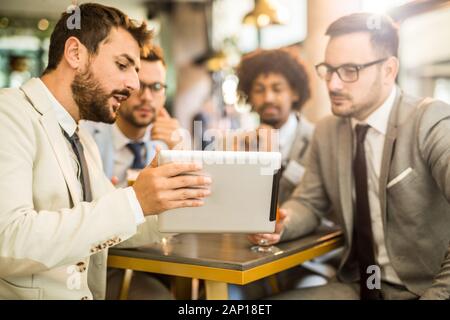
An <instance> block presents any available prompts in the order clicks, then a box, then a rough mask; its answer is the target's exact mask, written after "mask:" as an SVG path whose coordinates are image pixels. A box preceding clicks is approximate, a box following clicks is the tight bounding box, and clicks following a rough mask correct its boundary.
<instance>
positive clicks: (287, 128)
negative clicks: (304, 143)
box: [279, 112, 298, 145]
mask: <svg viewBox="0 0 450 320" xmlns="http://www.w3.org/2000/svg"><path fill="white" fill-rule="evenodd" d="M297 123H298V120H297V116H296V114H295V112H291V114H290V115H289V118H288V120H287V121H286V123H285V124H284V125H282V126H281V128H280V131H279V135H280V145H282V144H284V143H285V142H287V141H288V140H289V137H291V136H293V135H295V130H297Z"/></svg>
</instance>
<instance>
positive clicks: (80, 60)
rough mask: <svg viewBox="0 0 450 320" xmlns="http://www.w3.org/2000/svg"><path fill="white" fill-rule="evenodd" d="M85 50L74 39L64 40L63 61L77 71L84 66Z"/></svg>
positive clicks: (78, 41)
mask: <svg viewBox="0 0 450 320" xmlns="http://www.w3.org/2000/svg"><path fill="white" fill-rule="evenodd" d="M87 56H88V54H87V49H86V47H85V46H84V45H83V44H82V43H81V42H80V40H78V39H77V38H76V37H70V38H68V39H67V40H66V43H65V46H64V59H65V60H66V62H67V64H68V65H69V66H70V67H71V68H72V69H79V68H81V67H82V66H84V65H85V64H86V60H87Z"/></svg>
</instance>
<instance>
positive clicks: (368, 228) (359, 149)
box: [353, 125, 381, 300]
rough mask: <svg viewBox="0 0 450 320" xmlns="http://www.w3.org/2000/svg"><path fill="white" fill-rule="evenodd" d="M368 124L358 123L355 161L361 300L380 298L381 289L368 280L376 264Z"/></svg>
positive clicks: (357, 249)
mask: <svg viewBox="0 0 450 320" xmlns="http://www.w3.org/2000/svg"><path fill="white" fill-rule="evenodd" d="M368 129H369V126H368V125H356V128H355V131H356V155H355V160H354V161H353V176H354V179H355V193H356V214H355V224H354V237H353V246H354V249H355V251H354V252H355V253H356V257H357V259H358V264H359V274H360V290H361V291H360V297H361V300H377V299H380V297H381V295H380V290H379V289H375V288H374V289H369V288H368V285H367V280H368V278H369V277H370V276H372V273H367V268H368V267H369V266H372V265H375V249H374V241H373V234H372V223H371V218H370V207H369V195H368V191H367V190H368V189H367V165H366V153H365V150H364V140H365V138H366V134H367V130H368Z"/></svg>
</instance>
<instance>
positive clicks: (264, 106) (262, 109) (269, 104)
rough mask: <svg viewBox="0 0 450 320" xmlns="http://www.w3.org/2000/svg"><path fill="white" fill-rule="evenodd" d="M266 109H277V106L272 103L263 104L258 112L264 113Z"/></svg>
mask: <svg viewBox="0 0 450 320" xmlns="http://www.w3.org/2000/svg"><path fill="white" fill-rule="evenodd" d="M267 108H277V106H276V105H275V104H273V103H265V104H263V105H262V106H261V107H260V109H259V110H261V112H264V110H266V109H267Z"/></svg>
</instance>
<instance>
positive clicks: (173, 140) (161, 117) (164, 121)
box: [151, 107, 181, 149]
mask: <svg viewBox="0 0 450 320" xmlns="http://www.w3.org/2000/svg"><path fill="white" fill-rule="evenodd" d="M179 128H180V124H179V122H178V120H177V119H174V118H171V117H170V115H169V113H168V112H167V110H166V109H165V108H164V107H162V108H161V109H160V110H159V111H158V114H157V115H156V119H155V121H154V122H153V127H152V131H151V137H152V140H161V141H164V143H165V144H167V146H168V147H169V149H173V148H174V147H175V146H176V145H177V144H178V143H180V142H181V136H180V134H179V133H177V130H178V129H179Z"/></svg>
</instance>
